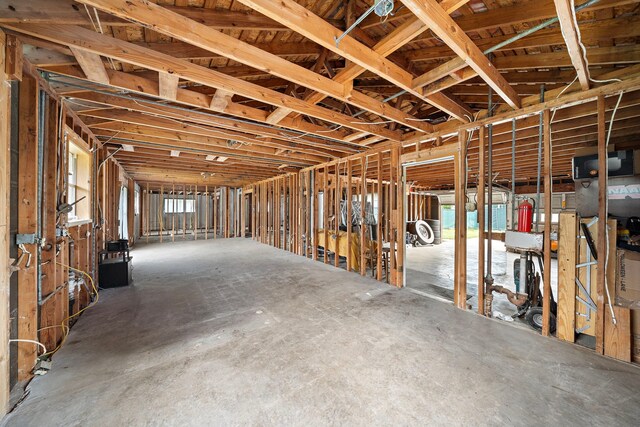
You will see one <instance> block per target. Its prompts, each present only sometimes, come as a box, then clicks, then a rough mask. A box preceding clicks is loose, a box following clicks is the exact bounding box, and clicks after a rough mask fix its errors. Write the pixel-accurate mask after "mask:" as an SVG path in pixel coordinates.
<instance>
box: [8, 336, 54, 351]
mask: <svg viewBox="0 0 640 427" xmlns="http://www.w3.org/2000/svg"><path fill="white" fill-rule="evenodd" d="M9 342H28V343H32V344H37V345H38V346H40V347H42V349H43V350H44V351H43V353H42V354H43V355H44V354H47V347H45V346H44V344H42V343H41V342H40V341H36V340H27V339H21V338H15V339H10V340H9Z"/></svg>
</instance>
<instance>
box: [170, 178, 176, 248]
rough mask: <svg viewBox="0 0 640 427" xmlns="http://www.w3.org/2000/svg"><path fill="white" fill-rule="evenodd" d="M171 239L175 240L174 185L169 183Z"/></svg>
mask: <svg viewBox="0 0 640 427" xmlns="http://www.w3.org/2000/svg"><path fill="white" fill-rule="evenodd" d="M171 207H172V209H171V241H172V242H175V241H176V185H175V184H173V183H172V184H171Z"/></svg>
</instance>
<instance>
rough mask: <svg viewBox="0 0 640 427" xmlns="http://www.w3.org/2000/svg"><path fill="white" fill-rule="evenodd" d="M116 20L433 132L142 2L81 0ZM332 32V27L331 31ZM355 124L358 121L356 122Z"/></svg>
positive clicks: (325, 80) (309, 73)
mask: <svg viewBox="0 0 640 427" xmlns="http://www.w3.org/2000/svg"><path fill="white" fill-rule="evenodd" d="M80 1H81V2H83V3H85V4H89V5H91V6H94V7H97V8H99V9H101V10H104V11H107V12H109V13H112V14H114V15H116V16H121V17H126V18H127V19H130V20H133V21H136V22H139V23H140V24H142V25H144V26H147V27H151V28H153V29H155V30H156V31H158V32H161V33H163V34H166V35H169V36H171V37H174V38H176V39H179V40H182V41H184V42H187V43H189V44H191V45H194V46H197V47H200V48H202V49H206V50H209V51H211V52H215V53H217V54H220V55H223V56H225V57H228V58H230V59H233V60H234V61H237V62H239V63H242V64H246V65H249V66H251V67H253V68H256V69H262V70H264V71H267V72H268V73H269V74H272V75H274V76H277V77H280V78H283V79H286V80H290V81H292V82H294V83H296V84H299V85H301V86H304V87H307V88H310V89H313V90H315V91H318V92H321V93H324V94H325V95H327V96H331V97H333V98H336V99H339V100H341V101H344V102H348V103H350V104H352V105H354V106H356V107H358V108H361V109H363V110H366V111H369V112H371V113H374V114H377V115H378V116H381V117H385V118H387V119H389V120H395V121H397V122H399V123H402V124H404V125H405V126H408V127H410V128H412V129H417V130H423V131H426V132H428V131H430V130H431V128H430V126H429V125H428V124H427V123H423V122H420V121H415V120H414V121H411V120H407V117H406V116H407V114H406V113H404V112H402V111H399V110H396V109H394V108H392V107H391V106H389V105H385V104H383V103H382V102H380V101H378V100H376V99H374V98H370V97H368V96H366V95H364V94H362V93H360V92H358V91H355V90H353V88H352V87H351V86H346V85H342V84H339V83H337V82H335V81H333V80H331V79H329V78H326V77H324V76H322V75H320V74H318V73H316V72H314V71H313V70H308V69H306V68H303V67H300V66H299V65H297V64H294V63H291V62H289V61H287V60H285V59H283V58H280V57H278V56H276V55H273V54H271V53H268V52H265V51H263V50H261V49H259V48H257V47H255V46H252V45H251V44H249V43H245V42H243V41H241V40H238V39H236V38H234V37H231V36H229V35H226V34H224V33H222V32H220V31H217V30H215V29H213V28H210V27H207V26H205V25H202V24H199V23H197V22H196V21H194V20H192V19H189V18H187V17H184V16H182V15H180V14H177V13H175V12H172V11H170V10H168V9H166V8H163V7H161V6H156V5H153V4H150V3H147V2H144V1H141V0H128V1H126V2H123V1H120V0H80ZM332 28H333V27H332ZM354 121H355V119H354Z"/></svg>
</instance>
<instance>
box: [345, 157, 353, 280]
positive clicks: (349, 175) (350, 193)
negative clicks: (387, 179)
mask: <svg viewBox="0 0 640 427" xmlns="http://www.w3.org/2000/svg"><path fill="white" fill-rule="evenodd" d="M352 168H353V164H352V160H351V159H348V160H347V224H346V225H347V271H351V268H352V267H351V266H352V263H353V257H352V255H351V227H352V226H351V215H352V206H351V205H352V202H351V201H352V199H353V179H352V178H353V171H352Z"/></svg>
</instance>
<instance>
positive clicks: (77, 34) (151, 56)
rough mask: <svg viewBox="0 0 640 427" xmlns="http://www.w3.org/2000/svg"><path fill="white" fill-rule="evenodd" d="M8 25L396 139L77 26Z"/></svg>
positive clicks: (393, 134)
mask: <svg viewBox="0 0 640 427" xmlns="http://www.w3.org/2000/svg"><path fill="white" fill-rule="evenodd" d="M6 26H7V27H8V28H11V29H12V30H14V31H17V32H20V33H26V34H30V35H31V36H35V37H40V38H44V39H47V40H49V41H53V42H55V43H60V44H65V45H67V46H82V48H83V49H85V50H88V51H91V52H93V53H97V54H101V55H104V56H107V57H110V58H113V59H117V60H119V61H124V62H128V63H130V64H134V65H137V66H140V67H144V68H147V69H150V70H153V71H156V72H172V73H174V74H176V75H178V76H179V77H180V78H183V79H185V80H190V81H192V82H194V83H199V84H202V85H205V86H210V87H215V88H217V89H223V90H227V91H233V92H234V93H237V94H239V95H242V96H245V97H247V98H251V99H256V100H258V101H261V102H265V103H267V104H271V105H274V106H276V107H282V106H284V107H288V108H291V109H292V110H295V111H297V112H299V113H302V114H305V115H308V116H312V117H315V118H318V119H320V120H325V121H327V122H330V123H336V124H338V125H341V126H344V127H346V128H351V129H355V130H360V131H365V132H369V133H371V134H374V135H378V136H382V137H384V138H388V139H392V140H398V139H399V137H400V133H399V132H391V131H389V130H388V129H387V128H385V127H384V126H380V125H375V124H368V123H366V122H364V121H362V120H359V119H355V118H353V117H349V116H345V115H343V114H339V113H336V112H334V111H330V110H327V109H325V108H321V107H317V106H316V105H311V104H309V103H307V102H305V101H302V100H298V99H296V98H294V97H291V96H287V95H283V94H281V93H279V92H276V91H273V90H269V89H266V88H263V87H261V86H258V85H256V84H253V83H250V82H247V81H244V80H240V79H237V78H234V77H229V76H227V75H224V74H222V73H219V72H217V71H215V70H212V69H209V68H205V67H202V66H199V65H195V64H192V63H191V62H188V61H186V60H183V59H177V58H173V57H171V56H169V55H165V54H162V53H159V52H153V51H149V50H148V49H145V48H143V47H140V46H137V45H134V44H132V43H128V42H124V41H121V40H116V39H114V38H112V37H107V36H104V35H102V34H98V33H95V32H93V31H91V30H87V29H84V28H81V27H75V26H64V25H41V24H38V25H25V24H6Z"/></svg>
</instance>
